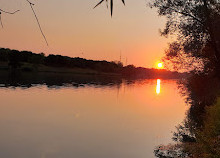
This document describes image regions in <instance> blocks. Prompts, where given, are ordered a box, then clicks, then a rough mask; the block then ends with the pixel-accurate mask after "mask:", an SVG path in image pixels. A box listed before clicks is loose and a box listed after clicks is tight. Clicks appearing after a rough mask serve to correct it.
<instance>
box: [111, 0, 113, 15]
mask: <svg viewBox="0 0 220 158" xmlns="http://www.w3.org/2000/svg"><path fill="white" fill-rule="evenodd" d="M112 14H113V0H111V16H112Z"/></svg>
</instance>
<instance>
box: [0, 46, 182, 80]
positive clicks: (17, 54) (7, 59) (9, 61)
mask: <svg viewBox="0 0 220 158" xmlns="http://www.w3.org/2000/svg"><path fill="white" fill-rule="evenodd" d="M0 62H1V63H2V65H1V66H0V69H4V70H5V69H8V70H9V71H23V72H63V73H64V72H68V73H76V71H74V70H77V73H84V72H86V73H87V74H104V73H108V74H112V75H119V76H121V77H126V78H128V77H129V78H178V77H184V75H186V74H180V73H177V72H170V71H166V70H156V69H147V68H142V67H135V66H133V65H128V66H125V67H123V64H122V63H121V62H108V61H104V60H103V61H95V60H87V59H83V58H79V57H75V58H71V57H68V56H62V55H53V54H50V55H48V56H45V55H44V53H40V54H36V53H32V52H30V51H17V50H10V49H4V48H1V49H0ZM3 63H4V64H3ZM7 65H8V66H7Z"/></svg>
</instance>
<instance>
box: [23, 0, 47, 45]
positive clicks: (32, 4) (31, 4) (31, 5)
mask: <svg viewBox="0 0 220 158" xmlns="http://www.w3.org/2000/svg"><path fill="white" fill-rule="evenodd" d="M27 2H28V3H29V4H30V7H31V9H32V11H33V14H34V16H35V19H36V21H37V24H38V27H39V29H40V32H41V34H42V36H43V38H44V40H45V42H46V44H47V46H49V44H48V42H47V38H46V36H45V35H44V32H43V30H42V28H41V25H40V22H39V19H38V17H37V14H36V13H35V11H34V8H33V6H34V3H31V2H30V1H29V0H27Z"/></svg>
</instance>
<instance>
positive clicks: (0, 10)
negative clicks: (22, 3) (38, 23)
mask: <svg viewBox="0 0 220 158" xmlns="http://www.w3.org/2000/svg"><path fill="white" fill-rule="evenodd" d="M19 11H20V10H16V11H14V12H8V11H5V10H2V9H0V13H1V12H3V13H6V14H15V13H17V12H19Z"/></svg>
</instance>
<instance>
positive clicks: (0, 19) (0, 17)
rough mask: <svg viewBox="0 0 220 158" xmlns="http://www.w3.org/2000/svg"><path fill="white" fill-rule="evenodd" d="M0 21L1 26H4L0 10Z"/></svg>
mask: <svg viewBox="0 0 220 158" xmlns="http://www.w3.org/2000/svg"><path fill="white" fill-rule="evenodd" d="M0 23H1V26H2V28H4V27H3V23H2V14H1V12H0Z"/></svg>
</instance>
